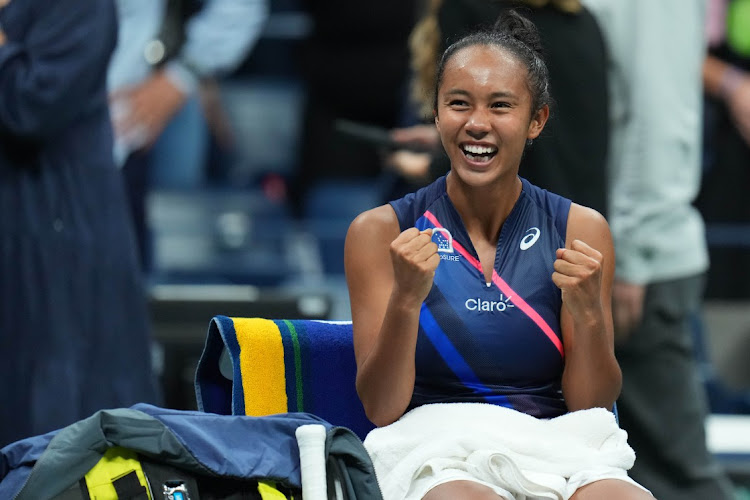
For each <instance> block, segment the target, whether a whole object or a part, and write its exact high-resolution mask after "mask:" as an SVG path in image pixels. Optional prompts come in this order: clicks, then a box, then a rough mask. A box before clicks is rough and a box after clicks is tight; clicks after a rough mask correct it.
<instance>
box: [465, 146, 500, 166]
mask: <svg viewBox="0 0 750 500" xmlns="http://www.w3.org/2000/svg"><path fill="white" fill-rule="evenodd" d="M461 151H462V152H463V153H464V156H466V158H467V159H468V160H469V161H471V162H474V163H488V162H489V161H490V160H492V158H494V157H495V155H496V154H497V147H495V146H478V145H475V144H464V145H463V146H461Z"/></svg>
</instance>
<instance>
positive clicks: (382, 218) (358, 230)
mask: <svg viewBox="0 0 750 500" xmlns="http://www.w3.org/2000/svg"><path fill="white" fill-rule="evenodd" d="M399 232H400V230H399V223H398V218H397V217H396V212H394V210H393V208H392V207H391V206H390V205H381V206H379V207H375V208H373V209H370V210H367V211H365V212H362V213H361V214H359V215H358V216H357V217H356V218H355V219H354V220H353V221H352V223H351V224H350V225H349V230H348V232H347V236H346V237H347V240H349V239H352V238H356V240H358V241H361V240H371V239H373V238H377V239H378V240H382V239H386V240H387V243H388V244H390V242H391V241H393V240H394V239H395V238H396V237H397V236H398V234H399ZM389 237H390V238H389Z"/></svg>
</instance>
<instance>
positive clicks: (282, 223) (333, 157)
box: [0, 0, 750, 499]
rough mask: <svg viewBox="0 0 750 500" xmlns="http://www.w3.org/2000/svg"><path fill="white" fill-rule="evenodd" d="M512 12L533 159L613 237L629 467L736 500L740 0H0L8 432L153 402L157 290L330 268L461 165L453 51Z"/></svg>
mask: <svg viewBox="0 0 750 500" xmlns="http://www.w3.org/2000/svg"><path fill="white" fill-rule="evenodd" d="M518 5H520V6H521V7H522V8H523V9H524V10H522V12H524V13H525V14H526V15H528V17H529V18H530V19H532V20H533V21H534V23H535V24H536V25H537V26H538V27H539V29H540V32H541V35H542V38H543V40H542V41H543V43H544V48H545V52H546V56H547V63H548V66H549V71H550V79H551V85H552V88H551V94H552V97H553V100H554V105H553V107H552V113H551V118H550V121H549V123H548V125H547V128H546V129H545V131H544V133H543V135H542V136H541V137H540V138H538V139H537V140H535V141H534V143H533V144H530V145H529V146H528V148H527V151H526V153H525V156H524V159H523V161H522V164H521V175H522V176H524V177H527V178H528V179H529V180H530V181H531V182H533V183H535V184H537V185H539V186H540V187H543V188H545V189H548V190H550V191H553V192H555V193H558V194H561V195H563V196H566V197H569V198H571V199H572V200H573V201H575V202H577V203H580V204H583V205H586V206H590V207H592V208H595V209H596V210H598V211H599V212H601V213H602V214H604V215H605V216H606V217H607V218H608V220H609V222H610V225H611V227H612V232H613V236H614V240H615V247H616V251H617V258H618V261H617V266H618V269H617V283H616V284H615V289H614V300H615V308H614V311H615V322H616V324H617V325H618V331H619V332H620V333H619V334H618V335H619V337H618V347H617V350H618V357H619V359H620V362H621V364H622V366H623V372H624V387H623V397H622V399H621V402H620V403H618V406H619V408H620V414H621V425H622V426H623V427H624V428H626V430H628V432H629V434H630V438H631V440H632V441H633V442H632V443H631V444H632V445H633V447H634V449H635V450H636V453H637V454H638V457H639V460H638V461H637V462H636V465H637V468H636V469H634V471H633V476H634V478H636V479H637V480H638V481H639V482H641V483H642V484H644V485H645V486H647V487H648V488H650V489H651V490H652V491H654V492H655V493H657V492H658V493H659V494H657V495H656V496H657V498H660V499H662V498H666V499H669V498H678V497H680V496H682V497H687V498H717V499H718V498H729V496H723V495H728V493H727V491H728V486H727V483H726V477H725V476H724V475H723V473H722V472H721V471H720V469H719V468H718V466H717V465H716V463H715V462H714V461H713V460H712V459H711V457H710V456H709V454H708V452H707V450H706V448H705V435H704V431H703V427H702V425H703V419H704V418H705V416H706V414H707V412H710V411H712V410H717V409H719V410H722V411H731V412H736V413H750V396H748V395H746V394H745V393H743V392H742V391H738V390H734V389H728V388H726V387H725V386H724V385H723V384H722V383H721V381H720V380H717V378H716V377H717V375H716V374H715V372H714V371H712V370H710V369H709V370H706V371H705V372H702V375H703V379H699V378H698V377H699V375H700V373H699V371H698V370H699V368H700V367H701V366H704V365H705V364H706V361H707V360H708V359H709V357H710V356H709V353H708V352H706V348H705V345H706V344H707V341H705V339H704V336H706V335H710V334H711V332H710V331H706V329H705V328H701V326H700V325H702V324H703V321H702V318H701V303H702V301H704V300H706V299H710V300H734V301H750V279H748V277H750V205H745V204H744V203H743V201H742V200H743V199H744V195H745V190H746V189H748V187H750V2H748V1H746V0H689V1H687V0H669V1H668V0H657V1H654V0H627V1H624V0H584V1H583V2H581V1H578V0H526V1H521V2H512V1H502V0H381V1H378V2H371V3H368V4H367V5H362V4H360V3H358V2H351V1H343V0H327V1H325V2H315V1H312V0H203V1H198V0H160V1H154V0H117V1H116V2H114V1H112V0H58V1H57V2H54V3H49V2H43V1H42V0H0V234H2V238H3V239H2V242H1V243H2V261H1V263H0V265H1V266H2V268H1V270H0V303H2V304H3V305H2V313H0V314H1V316H0V358H1V360H0V375H1V376H2V378H3V379H4V380H9V379H12V380H19V381H23V383H20V382H19V384H17V385H16V386H14V387H13V388H10V387H8V384H5V386H6V387H4V388H3V390H2V391H3V393H2V394H3V396H2V398H1V399H2V404H3V406H4V407H6V408H8V407H12V408H14V411H13V415H12V416H11V415H10V414H9V413H8V412H6V411H3V412H2V414H1V415H0V446H2V445H4V444H7V443H8V442H10V441H12V440H14V439H17V438H20V437H24V436H26V435H30V434H32V433H39V432H45V431H48V430H50V429H52V428H55V427H58V426H60V425H63V424H67V423H70V422H72V421H75V420H77V419H79V418H82V417H84V416H87V415H88V414H90V413H91V412H92V411H93V410H95V409H98V408H101V407H105V406H127V405H130V404H132V403H134V402H136V401H144V400H145V401H152V402H158V401H159V400H160V398H161V396H160V394H159V389H158V384H157V383H156V382H155V380H154V377H153V376H151V375H150V373H151V370H150V368H149V366H147V365H148V364H149V360H150V356H149V354H148V348H149V346H150V342H151V336H150V335H151V334H150V332H149V326H148V323H149V318H148V313H147V307H146V304H147V302H148V299H149V290H150V289H151V287H153V286H155V285H159V284H175V283H176V284H250V285H257V286H260V287H276V288H280V287H294V286H299V285H305V286H321V287H330V286H332V284H333V286H336V284H339V285H342V283H343V282H342V275H343V242H344V237H345V234H346V229H347V226H348V224H349V222H350V221H351V220H352V219H353V218H354V216H355V215H356V214H358V213H360V212H361V211H363V210H366V209H368V208H372V207H374V206H376V205H380V204H382V203H384V202H387V201H388V200H391V199H395V198H397V197H400V196H402V195H403V194H405V193H407V192H410V191H413V190H415V189H418V188H419V187H421V186H424V185H427V184H428V183H430V182H432V181H433V180H434V179H436V178H437V177H439V176H442V175H444V174H446V173H447V172H448V171H449V169H450V164H449V162H448V159H447V157H446V156H445V154H444V152H443V151H442V147H441V145H440V143H439V139H438V135H437V133H436V131H435V127H434V123H433V115H432V109H433V99H434V96H432V95H431V92H432V88H433V86H434V82H435V67H436V63H437V60H436V58H437V56H438V54H440V53H442V51H443V50H444V49H445V48H446V47H447V46H448V45H449V44H450V43H451V41H452V40H456V39H458V38H460V37H461V36H463V35H465V34H466V33H468V32H469V31H471V30H474V29H477V28H489V27H491V26H492V25H493V22H494V20H495V19H497V17H498V15H499V14H500V13H501V12H502V10H503V9H506V8H508V7H509V6H518ZM702 33H705V36H702ZM339 313H341V311H339ZM344 314H346V310H345V309H344ZM208 319H209V318H206V321H208ZM335 319H346V318H343V317H337V318H335ZM747 333H748V336H750V331H748V332H747ZM639 339H645V340H639ZM694 342H695V345H694ZM675 353H676V354H675ZM749 354H750V353H749ZM114 360H117V362H114ZM709 364H710V363H709ZM134 372H137V373H139V375H138V376H135V377H134V376H133V373H134ZM104 380H111V381H112V382H111V383H104V382H102V381H104ZM662 382H663V383H662ZM693 382H694V383H693ZM706 388H709V389H710V391H709V392H708V393H707V396H704V395H703V392H704V391H705V389H706ZM665 393H668V394H669V396H665ZM681 412H682V413H681ZM19 414H20V415H27V416H28V418H26V417H24V418H22V419H21V418H19V417H18V415H19ZM19 422H22V423H19ZM654 422H656V424H657V425H656V426H655V425H654ZM659 428H662V429H664V428H671V429H673V430H674V432H662V430H659ZM675 484H678V485H682V489H681V490H680V488H677V487H676V486H675ZM690 488H694V490H690ZM662 492H663V493H662ZM691 495H692V496H691Z"/></svg>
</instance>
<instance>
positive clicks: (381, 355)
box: [344, 205, 440, 426]
mask: <svg viewBox="0 0 750 500" xmlns="http://www.w3.org/2000/svg"><path fill="white" fill-rule="evenodd" d="M344 261H345V268H346V280H347V285H348V287H349V298H350V302H351V308H352V323H353V329H354V353H355V357H356V361H357V393H358V394H359V397H360V399H361V400H362V404H363V406H364V409H365V413H366V414H367V417H368V418H369V419H370V420H371V421H372V422H373V423H374V424H375V425H378V426H383V425H387V424H390V423H392V422H394V421H396V420H397V419H398V418H399V417H400V416H401V415H403V413H404V411H405V410H406V408H407V406H408V404H409V401H410V400H411V396H412V392H413V391H414V356H415V350H416V343H417V332H418V328H419V310H420V307H421V304H422V302H423V301H424V299H425V297H426V296H427V294H428V293H429V291H430V288H431V287H432V279H433V276H434V274H435V269H436V268H437V265H438V263H439V262H440V258H439V257H438V255H437V245H436V244H435V243H433V242H432V241H431V232H430V231H423V232H420V231H419V230H417V229H416V228H411V229H407V230H406V231H404V232H403V233H401V234H399V224H398V220H397V219H396V214H395V213H394V212H393V209H392V208H391V207H390V206H388V205H385V206H382V207H378V208H375V209H373V210H370V211H367V212H365V213H363V214H361V215H360V216H359V217H357V218H356V219H355V220H354V222H352V224H351V226H350V227H349V231H348V233H347V237H346V246H345V256H344Z"/></svg>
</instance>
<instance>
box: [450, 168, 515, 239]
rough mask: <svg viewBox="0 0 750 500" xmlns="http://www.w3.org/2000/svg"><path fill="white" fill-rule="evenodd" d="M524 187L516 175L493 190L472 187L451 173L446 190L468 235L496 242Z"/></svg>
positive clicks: (494, 185)
mask: <svg viewBox="0 0 750 500" xmlns="http://www.w3.org/2000/svg"><path fill="white" fill-rule="evenodd" d="M522 188H523V184H522V183H521V179H519V178H518V176H517V175H516V174H513V175H512V176H509V177H508V179H503V180H500V181H499V182H497V183H496V184H493V185H491V186H480V187H476V186H469V185H467V184H465V183H462V182H461V180H460V179H459V177H458V176H457V175H454V174H453V173H451V174H450V175H448V178H447V185H446V189H447V191H448V197H449V198H450V199H451V202H452V203H453V206H454V207H455V208H456V211H458V213H459V215H460V216H461V220H462V221H463V223H464V227H466V230H467V231H468V232H469V235H471V236H474V235H477V236H479V235H481V236H482V237H483V238H485V239H487V240H488V241H497V238H498V237H499V235H500V229H501V228H502V226H503V223H505V220H506V219H507V218H508V215H510V212H511V210H513V207H514V206H515V204H516V201H517V200H518V197H519V196H520V195H521V190H522Z"/></svg>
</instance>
